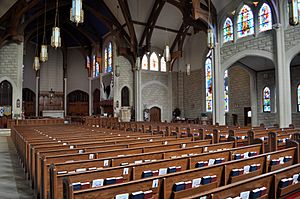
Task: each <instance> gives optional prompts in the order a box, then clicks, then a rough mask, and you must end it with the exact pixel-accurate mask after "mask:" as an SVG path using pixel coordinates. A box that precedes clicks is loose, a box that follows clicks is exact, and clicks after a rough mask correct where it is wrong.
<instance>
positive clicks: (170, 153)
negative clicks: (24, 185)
mask: <svg viewBox="0 0 300 199" xmlns="http://www.w3.org/2000/svg"><path fill="white" fill-rule="evenodd" d="M198 145H199V144H197V145H194V147H193V146H192V145H190V146H191V147H187V148H182V149H172V150H168V149H167V147H168V146H167V145H166V146H165V150H163V151H155V148H153V147H152V149H151V151H154V152H148V153H140V154H131V155H126V156H116V157H106V156H102V158H100V159H95V160H85V161H83V160H82V159H77V161H74V162H65V161H64V160H62V159H60V160H59V159H56V162H54V165H58V166H60V168H61V167H63V166H61V165H69V166H68V168H69V169H71V166H70V165H72V167H73V168H74V170H75V169H76V168H78V167H79V166H78V165H81V166H82V167H83V166H86V168H89V167H97V168H98V167H103V168H105V167H114V166H119V165H121V164H123V163H133V162H136V161H139V162H140V161H142V162H144V161H145V160H160V159H168V158H172V157H175V156H187V155H188V154H192V153H193V154H201V153H203V152H208V151H216V150H223V149H229V148H234V145H233V143H220V144H217V145H202V146H198ZM59 163H60V164H59ZM51 164H53V161H48V162H47V163H46V162H42V169H41V170H42V171H46V172H44V173H42V176H41V180H40V181H41V182H40V184H39V185H40V187H39V188H38V187H36V189H35V190H36V192H37V194H38V195H39V193H42V194H43V197H44V198H45V197H46V195H45V194H46V193H45V189H44V188H43V187H47V186H48V184H49V182H50V179H49V172H50V166H51ZM81 166H80V167H81ZM60 168H59V169H60ZM66 168H67V167H66ZM37 180H38V179H37ZM37 182H38V183H39V180H38V181H37Z"/></svg>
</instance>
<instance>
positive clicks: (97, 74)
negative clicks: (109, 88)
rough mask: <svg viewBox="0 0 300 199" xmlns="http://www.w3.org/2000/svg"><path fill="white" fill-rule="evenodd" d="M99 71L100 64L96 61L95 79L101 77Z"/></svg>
mask: <svg viewBox="0 0 300 199" xmlns="http://www.w3.org/2000/svg"><path fill="white" fill-rule="evenodd" d="M99 69H100V67H99V62H98V61H96V68H95V77H98V76H99Z"/></svg>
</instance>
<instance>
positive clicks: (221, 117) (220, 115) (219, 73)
mask: <svg viewBox="0 0 300 199" xmlns="http://www.w3.org/2000/svg"><path fill="white" fill-rule="evenodd" d="M213 58H214V62H213V63H214V67H213V74H214V75H213V82H214V84H213V92H214V93H213V124H216V123H219V124H220V125H225V107H224V103H225V102H224V72H225V71H223V70H222V66H221V55H220V45H219V43H216V44H215V48H214V55H213Z"/></svg>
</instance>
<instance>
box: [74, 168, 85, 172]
mask: <svg viewBox="0 0 300 199" xmlns="http://www.w3.org/2000/svg"><path fill="white" fill-rule="evenodd" d="M85 171H86V168H81V169H76V172H85Z"/></svg>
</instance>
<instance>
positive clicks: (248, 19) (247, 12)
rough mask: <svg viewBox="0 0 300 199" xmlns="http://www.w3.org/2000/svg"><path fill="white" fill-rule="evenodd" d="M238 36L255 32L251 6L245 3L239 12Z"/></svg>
mask: <svg viewBox="0 0 300 199" xmlns="http://www.w3.org/2000/svg"><path fill="white" fill-rule="evenodd" d="M237 25H238V27H237V29H238V30H237V33H238V38H242V37H246V36H248V35H253V34H254V20H253V12H252V11H251V8H250V7H249V6H247V5H244V6H243V7H242V9H241V11H240V12H239V15H238V20H237Z"/></svg>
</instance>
